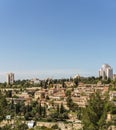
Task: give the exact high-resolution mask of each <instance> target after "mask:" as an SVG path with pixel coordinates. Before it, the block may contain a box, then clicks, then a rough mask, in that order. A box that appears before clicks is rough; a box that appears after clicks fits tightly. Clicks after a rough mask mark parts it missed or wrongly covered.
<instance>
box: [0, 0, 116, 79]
mask: <svg viewBox="0 0 116 130" xmlns="http://www.w3.org/2000/svg"><path fill="white" fill-rule="evenodd" d="M115 11H116V1H110V2H109V1H108V0H105V1H104V0H103V1H100V0H97V1H92V0H88V1H86V0H82V1H80V0H79V1H77V0H74V1H73V2H72V1H70V0H64V1H62V0H59V1H53V0H51V1H47V0H43V1H38V0H35V1H34V2H33V1H32V0H25V1H23V0H20V1H15V0H11V1H8V0H1V1H0V18H1V20H0V61H1V63H0V81H2V80H3V78H4V77H5V74H6V73H9V72H13V73H16V74H17V75H18V77H19V78H28V77H29V78H31V77H38V78H39V77H40V78H42V77H43V78H44V77H59V78H62V77H69V76H74V75H75V74H80V75H82V76H98V70H99V67H100V66H101V65H102V64H104V63H108V64H109V65H110V66H112V68H113V71H114V73H116V63H115V58H114V56H115V48H116V44H115V43H116V38H115V35H116V31H115V30H116V25H115V23H116V18H115Z"/></svg>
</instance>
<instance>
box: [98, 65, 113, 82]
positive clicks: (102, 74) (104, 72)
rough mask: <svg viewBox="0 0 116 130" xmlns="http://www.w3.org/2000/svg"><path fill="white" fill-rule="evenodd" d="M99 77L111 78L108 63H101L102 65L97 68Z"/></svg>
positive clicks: (111, 71)
mask: <svg viewBox="0 0 116 130" xmlns="http://www.w3.org/2000/svg"><path fill="white" fill-rule="evenodd" d="M99 77H102V79H103V80H104V79H106V78H107V79H108V78H110V79H113V69H112V68H111V66H109V65H108V64H103V65H102V67H101V68H100V70H99Z"/></svg>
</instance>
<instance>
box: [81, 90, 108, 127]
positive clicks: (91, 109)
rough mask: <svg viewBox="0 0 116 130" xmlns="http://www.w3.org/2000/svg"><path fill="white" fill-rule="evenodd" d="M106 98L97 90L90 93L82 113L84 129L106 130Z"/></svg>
mask: <svg viewBox="0 0 116 130" xmlns="http://www.w3.org/2000/svg"><path fill="white" fill-rule="evenodd" d="M107 112H108V99H107V98H103V97H102V96H101V95H100V94H99V93H98V92H96V93H95V94H93V95H91V97H90V100H89V101H88V105H87V106H86V108H85V110H84V113H83V118H82V120H83V124H84V127H83V129H84V130H106V116H107Z"/></svg>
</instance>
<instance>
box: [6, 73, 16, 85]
mask: <svg viewBox="0 0 116 130" xmlns="http://www.w3.org/2000/svg"><path fill="white" fill-rule="evenodd" d="M6 82H7V84H13V83H14V73H8V74H7V79H6Z"/></svg>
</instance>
